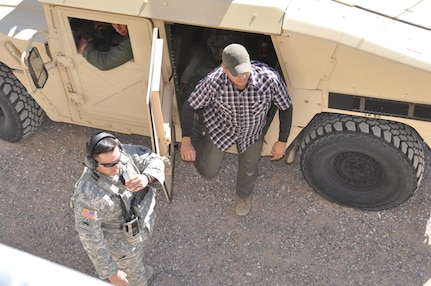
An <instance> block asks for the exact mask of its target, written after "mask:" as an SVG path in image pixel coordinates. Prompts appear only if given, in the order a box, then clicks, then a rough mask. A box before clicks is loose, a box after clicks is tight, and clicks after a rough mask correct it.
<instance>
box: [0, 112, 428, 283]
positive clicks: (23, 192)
mask: <svg viewBox="0 0 431 286" xmlns="http://www.w3.org/2000/svg"><path fill="white" fill-rule="evenodd" d="M95 131H96V130H95V129H91V128H86V127H79V126H72V125H69V124H61V123H54V122H51V121H49V120H46V121H45V122H44V123H43V125H42V126H41V127H40V129H38V130H37V131H36V133H34V134H33V135H32V136H30V137H29V138H27V139H25V140H24V141H22V142H19V143H8V142H3V141H1V142H0V176H1V182H2V186H1V191H0V203H1V209H0V218H1V220H0V243H2V244H6V245H9V246H12V247H15V248H17V249H21V250H24V251H26V252H29V253H32V254H35V255H37V256H40V257H43V258H45V259H48V260H50V261H53V262H56V263H59V264H61V265H64V266H67V267H70V268H73V269H76V270H78V271H80V272H83V273H86V274H89V275H91V276H95V272H94V268H93V266H92V264H91V262H90V261H89V259H88V257H87V255H86V253H85V252H84V251H83V248H82V246H81V244H80V241H79V239H78V236H77V234H76V232H75V231H74V228H73V214H72V211H71V209H70V207H69V199H70V196H71V194H72V192H73V185H74V183H75V181H76V180H77V179H78V177H79V176H80V173H81V171H82V163H81V162H82V159H83V156H84V148H83V146H84V142H85V140H86V139H87V137H88V136H89V135H91V134H92V133H94V132H95ZM114 134H115V133H114ZM116 135H118V137H119V139H120V140H121V141H122V142H124V143H135V144H144V145H148V144H149V142H150V141H149V139H148V138H145V137H140V136H130V135H123V134H116ZM426 155H427V158H426V163H427V165H428V170H427V171H426V173H425V176H424V179H423V181H422V185H421V187H420V188H419V189H418V191H417V192H416V194H415V195H414V196H413V197H412V198H411V199H410V200H408V201H407V202H406V203H404V204H402V205H401V206H398V207H396V208H393V209H390V210H386V211H379V212H366V211H361V210H357V209H352V208H349V207H343V206H339V205H337V204H334V203H331V202H328V201H327V200H325V199H323V198H321V197H320V196H319V195H318V194H316V193H315V192H314V191H313V190H312V189H311V188H310V187H309V186H308V184H307V183H306V182H305V180H304V179H303V177H302V174H301V171H300V169H299V166H298V163H297V162H295V163H294V164H292V165H286V164H285V163H284V162H283V161H278V162H270V161H269V158H267V157H263V158H262V159H261V161H260V166H259V168H260V176H259V179H258V183H257V188H256V190H255V193H254V195H253V198H252V211H251V213H250V214H249V215H248V216H247V217H244V218H239V217H237V216H236V215H235V194H234V188H235V175H236V168H237V162H236V160H237V158H236V156H235V155H228V156H226V158H225V167H223V168H222V170H221V171H220V173H219V175H218V176H217V177H216V178H214V179H212V180H204V179H202V178H201V177H200V176H199V175H198V174H197V173H196V171H195V169H194V167H193V165H192V164H190V163H186V162H182V161H181V160H180V159H178V156H177V157H176V166H175V179H174V184H175V188H174V197H173V202H172V203H171V204H168V203H167V202H166V199H165V198H164V195H163V194H162V193H160V194H159V196H158V204H157V207H156V211H157V215H158V217H157V221H156V230H155V232H154V235H153V239H152V245H151V249H149V252H148V255H147V257H146V260H147V263H148V264H150V265H152V266H153V267H154V270H155V274H154V276H153V278H152V280H151V281H150V282H151V285H423V284H424V283H425V282H426V281H427V280H428V279H430V278H431V262H430V259H429V258H430V254H431V247H430V246H428V245H426V244H424V243H423V240H424V230H425V225H426V221H427V219H428V212H429V210H430V208H431V197H430V190H431V179H430V171H429V165H430V159H431V153H430V151H429V150H427V154H426ZM1 259H5V258H4V257H2V258H1Z"/></svg>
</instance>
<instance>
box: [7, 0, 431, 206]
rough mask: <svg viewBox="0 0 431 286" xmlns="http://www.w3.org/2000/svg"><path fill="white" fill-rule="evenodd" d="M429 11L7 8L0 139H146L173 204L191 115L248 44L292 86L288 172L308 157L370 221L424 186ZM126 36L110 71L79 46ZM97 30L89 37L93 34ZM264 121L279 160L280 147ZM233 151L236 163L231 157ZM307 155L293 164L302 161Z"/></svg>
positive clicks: (306, 3) (311, 3)
mask: <svg viewBox="0 0 431 286" xmlns="http://www.w3.org/2000/svg"><path fill="white" fill-rule="evenodd" d="M430 6H431V4H430V1H428V0H426V1H419V0H415V1H398V3H393V1H392V2H391V1H388V0H384V1H369V0H339V1H331V0H267V1H260V0H231V1H227V0H224V1H221V0H218V1H216V0H187V1H184V0H165V1H159V0H134V1H120V0H110V1H106V0H92V1H88V0H40V2H37V1H36V0H15V1H14V0H10V1H8V0H6V1H1V2H0V7H1V14H0V19H1V20H0V28H1V33H0V42H1V43H2V50H1V53H0V138H2V139H3V140H6V141H11V142H14V141H19V140H21V139H23V138H25V137H27V136H28V135H30V134H31V133H32V132H33V131H34V130H35V129H36V128H37V126H38V125H39V124H40V123H41V121H42V120H43V118H44V116H45V115H46V116H48V117H49V118H50V119H51V120H53V121H58V122H66V123H71V124H78V125H83V126H90V127H94V128H98V129H102V130H111V131H116V132H121V133H127V134H139V135H144V136H150V137H151V138H152V142H153V148H154V149H155V150H156V151H157V152H158V153H159V154H161V155H162V156H164V157H165V158H166V165H167V172H168V174H167V175H168V176H167V177H168V180H167V184H166V186H165V187H166V190H167V192H166V195H167V198H168V199H169V200H170V196H171V188H172V169H173V163H174V162H173V158H174V156H173V152H174V148H173V146H174V144H175V143H176V142H179V141H181V129H180V128H179V127H180V112H181V105H182V103H183V102H184V100H185V99H186V98H187V96H188V95H189V94H190V92H191V91H192V90H193V88H194V86H195V84H196V83H197V82H198V81H199V79H200V78H202V77H204V76H205V75H206V73H208V72H209V71H211V70H212V69H213V68H215V67H216V66H218V65H219V64H220V51H221V50H222V49H223V47H224V46H225V45H227V44H229V43H231V42H238V43H242V44H243V45H245V46H246V47H247V49H248V50H249V51H250V55H251V58H252V59H255V60H260V61H264V62H266V63H268V64H269V65H271V66H272V67H274V68H275V69H276V70H278V71H279V73H280V74H281V75H282V76H283V78H284V79H285V81H286V84H287V86H288V89H289V92H290V94H291V96H292V100H293V118H292V126H291V132H290V136H289V141H288V148H287V150H286V157H285V158H286V162H287V163H291V162H292V161H293V160H294V158H296V157H298V158H299V160H300V166H301V169H302V172H303V175H304V177H305V178H306V180H307V181H308V182H309V184H310V185H311V186H312V187H313V189H314V190H316V191H317V192H318V193H320V194H321V195H322V196H323V197H325V198H327V199H329V200H332V201H335V202H337V203H340V204H343V205H349V206H353V207H358V208H362V209H368V210H379V209H385V208H390V207H393V206H396V205H398V204H400V203H402V202H404V201H406V200H407V199H408V198H409V197H410V196H411V195H412V194H413V193H414V192H415V190H416V189H417V188H418V186H419V184H420V182H421V179H422V177H423V174H424V168H425V166H424V147H423V142H425V143H426V144H428V145H429V144H430V142H431V132H430V130H431V96H430V91H431V88H430V87H431V31H430V29H431V23H430V21H429V19H428V18H427V15H426V11H429V9H430V8H431V7H430ZM88 21H90V23H95V22H102V23H119V24H125V25H127V27H128V30H129V36H130V41H131V46H132V50H133V59H132V60H130V61H129V62H127V63H125V64H123V65H121V66H119V67H117V68H114V69H111V70H106V71H101V70H98V69H97V68H95V67H94V66H92V65H91V64H89V63H88V62H87V61H86V60H85V59H84V58H83V56H82V55H81V54H80V53H79V52H78V49H77V39H79V38H80V37H88V38H89V39H90V40H92V41H94V42H96V41H104V40H107V39H104V38H106V35H103V33H98V32H94V31H92V29H88V26H89V25H87V26H86V27H87V28H82V27H83V26H84V25H82V23H84V22H85V23H87V24H88ZM90 27H91V25H90ZM276 113H277V110H276V109H274V108H272V109H271V111H270V112H269V114H268V123H270V124H268V129H267V133H266V136H265V140H266V142H267V144H266V145H265V147H264V149H263V152H262V155H263V156H267V155H269V152H270V149H271V147H272V145H273V143H274V141H275V140H277V135H278V117H277V116H274V115H275V114H276ZM230 152H235V149H234V148H231V149H230ZM296 154H297V155H296Z"/></svg>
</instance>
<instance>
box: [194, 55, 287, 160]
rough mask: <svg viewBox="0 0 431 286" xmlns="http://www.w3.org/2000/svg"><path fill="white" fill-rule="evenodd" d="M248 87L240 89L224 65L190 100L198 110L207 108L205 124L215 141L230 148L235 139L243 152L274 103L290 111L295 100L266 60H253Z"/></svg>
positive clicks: (263, 124)
mask: <svg viewBox="0 0 431 286" xmlns="http://www.w3.org/2000/svg"><path fill="white" fill-rule="evenodd" d="M251 64H252V65H251V66H252V71H251V74H250V79H249V82H248V85H247V86H246V88H245V89H244V90H242V91H240V90H238V89H236V87H235V86H234V84H233V83H232V82H231V81H230V80H229V78H228V77H227V75H226V74H225V73H224V71H223V69H222V68H221V66H219V67H218V68H216V69H215V70H214V71H212V72H211V73H210V74H208V75H207V76H206V77H205V78H204V79H203V80H202V81H201V82H199V84H198V85H197V86H196V88H195V90H194V91H193V93H192V94H191V95H190V97H189V99H188V101H189V104H190V106H191V107H192V108H193V109H195V110H197V109H201V108H205V111H204V123H205V125H206V127H207V128H208V132H209V136H210V138H211V140H212V141H213V142H214V144H215V145H216V146H217V147H218V148H219V149H220V150H221V151H226V150H227V149H228V148H229V147H230V146H232V144H234V143H235V142H236V143H237V146H238V151H239V153H243V152H244V151H245V150H246V149H247V147H248V146H250V145H251V144H253V143H254V142H255V141H256V140H258V139H259V138H260V137H261V135H262V131H263V128H264V126H265V123H266V114H267V113H268V110H269V108H270V107H271V103H272V102H273V103H274V104H275V105H276V106H277V107H278V108H279V109H281V110H287V109H288V108H289V107H290V105H291V99H290V96H289V94H288V93H287V88H286V85H285V83H284V81H283V80H282V79H281V78H280V76H279V74H278V73H277V72H276V71H275V70H273V69H272V68H270V67H269V66H267V65H266V64H264V63H261V62H256V61H252V63H251Z"/></svg>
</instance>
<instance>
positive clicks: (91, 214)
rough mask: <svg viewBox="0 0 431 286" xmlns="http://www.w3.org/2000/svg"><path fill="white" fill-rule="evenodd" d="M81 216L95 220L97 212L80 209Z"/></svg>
mask: <svg viewBox="0 0 431 286" xmlns="http://www.w3.org/2000/svg"><path fill="white" fill-rule="evenodd" d="M81 216H82V217H85V218H88V219H93V220H94V219H96V218H97V211H94V210H90V209H86V208H82V211H81Z"/></svg>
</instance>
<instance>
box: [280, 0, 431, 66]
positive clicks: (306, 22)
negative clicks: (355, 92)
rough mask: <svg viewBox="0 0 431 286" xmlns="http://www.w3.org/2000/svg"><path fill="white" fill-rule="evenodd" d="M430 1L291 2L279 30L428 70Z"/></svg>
mask: <svg viewBox="0 0 431 286" xmlns="http://www.w3.org/2000/svg"><path fill="white" fill-rule="evenodd" d="M430 10H431V0H379V1H375V0H332V1H330V0H326V1H321V0H291V2H290V5H289V7H288V9H287V10H286V14H285V17H284V22H283V34H284V35H288V34H289V33H290V32H297V33H300V34H306V35H310V36H314V37H320V38H324V39H327V40H330V41H334V42H338V43H340V44H343V45H347V46H351V47H353V48H355V49H359V50H363V51H365V52H368V53H372V54H376V55H379V56H381V57H384V58H389V59H392V60H394V61H397V62H401V63H404V64H407V65H410V66H414V67H417V68H419V69H423V70H427V71H431V29H430V27H431V18H427V15H426V12H429V11H430Z"/></svg>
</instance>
